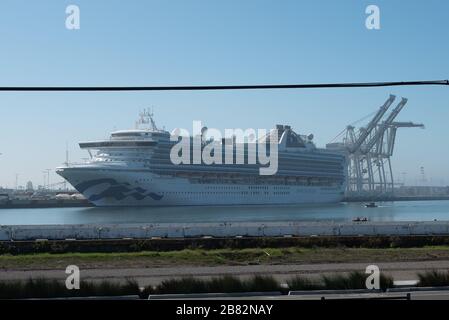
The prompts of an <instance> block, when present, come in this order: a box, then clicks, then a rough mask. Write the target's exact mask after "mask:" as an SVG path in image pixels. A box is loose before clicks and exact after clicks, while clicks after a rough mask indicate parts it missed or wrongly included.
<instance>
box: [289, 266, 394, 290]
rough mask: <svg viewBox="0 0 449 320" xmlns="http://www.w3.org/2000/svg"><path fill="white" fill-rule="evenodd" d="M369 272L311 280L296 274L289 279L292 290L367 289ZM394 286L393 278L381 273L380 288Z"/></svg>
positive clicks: (325, 276)
mask: <svg viewBox="0 0 449 320" xmlns="http://www.w3.org/2000/svg"><path fill="white" fill-rule="evenodd" d="M367 276H368V275H367V274H365V273H363V272H359V271H354V272H350V273H349V274H335V275H323V276H322V277H321V278H320V279H316V280H311V279H308V278H304V277H300V276H296V277H294V278H292V279H290V280H288V281H287V285H288V287H289V289H290V290H348V289H366V278H367ZM392 287H393V278H391V277H389V276H385V275H383V274H381V275H380V288H381V289H382V290H385V289H387V288H392Z"/></svg>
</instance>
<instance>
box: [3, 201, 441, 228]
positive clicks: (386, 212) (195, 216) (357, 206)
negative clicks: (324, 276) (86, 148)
mask: <svg viewBox="0 0 449 320" xmlns="http://www.w3.org/2000/svg"><path fill="white" fill-rule="evenodd" d="M377 205H378V206H377V207H375V208H366V207H365V205H364V204H363V203H340V204H332V205H322V204H321V205H313V206H312V205H309V206H305V205H301V206H298V205H295V206H243V207H242V206H222V207H159V208H156V207H131V208H95V207H88V208H42V209H0V225H47V224H102V223H105V224H111V223H112V224H120V223H203V222H280V221H334V222H347V221H352V220H353V219H354V218H356V217H366V218H368V219H369V220H370V221H379V222H389V221H434V220H438V221H449V200H439V201H396V202H379V203H377Z"/></svg>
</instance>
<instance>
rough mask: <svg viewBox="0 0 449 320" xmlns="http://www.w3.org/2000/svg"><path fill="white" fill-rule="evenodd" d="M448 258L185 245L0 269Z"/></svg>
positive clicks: (436, 252) (441, 253) (11, 258)
mask: <svg viewBox="0 0 449 320" xmlns="http://www.w3.org/2000/svg"><path fill="white" fill-rule="evenodd" d="M424 260H449V247H447V246H433V247H423V248H388V249H371V248H346V247H338V248H318V247H317V248H299V247H288V248H246V249H183V250H178V251H143V252H129V253H55V254H51V253H37V254H22V255H10V254H3V255H0V269H5V270H11V269H20V270H33V269H65V267H66V266H67V265H70V264H76V265H77V266H79V267H80V268H108V269H110V268H118V267H120V268H121V267H124V268H128V267H129V268H148V267H164V266H183V265H184V266H219V265H248V264H301V263H341V262H367V263H374V262H378V261H382V262H388V261H391V262H394V261H424Z"/></svg>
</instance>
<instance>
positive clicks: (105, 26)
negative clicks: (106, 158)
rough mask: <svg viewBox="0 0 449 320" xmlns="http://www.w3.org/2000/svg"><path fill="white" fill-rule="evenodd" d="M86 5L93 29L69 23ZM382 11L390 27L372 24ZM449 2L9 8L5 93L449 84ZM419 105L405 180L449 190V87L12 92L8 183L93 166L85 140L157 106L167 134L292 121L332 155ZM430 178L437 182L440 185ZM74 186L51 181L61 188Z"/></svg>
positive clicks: (409, 134) (1, 64)
mask: <svg viewBox="0 0 449 320" xmlns="http://www.w3.org/2000/svg"><path fill="white" fill-rule="evenodd" d="M70 4H76V5H78V6H79V8H80V11H81V29H80V30H67V29H66V28H65V18H66V14H65V8H66V6H68V5H70ZM370 4H376V5H378V6H379V8H380V13H381V29H380V30H368V29H366V28H365V19H366V14H365V8H366V7H367V6H368V5H370ZM447 21H449V2H448V1H443V0H441V1H438V0H433V1H407V2H405V1H393V0H389V1H377V0H375V1H356V0H353V1H349V0H347V1H256V0H248V1H237V0H227V1H168V0H167V1H137V0H135V1H126V2H125V1H114V0H107V1H106V0H105V1H102V0H89V1H85V0H71V1H61V0H48V1H44V0H42V1H33V2H31V1H18V0H14V1H2V3H1V9H0V39H1V42H0V49H1V50H0V85H1V86H14V85H17V86H19V85H24V86H26V85H29V86H33V85H73V86H77V85H80V86H81V85H105V86H106V85H111V86H113V85H200V84H216V85H225V84H263V83H316V82H353V81H354V82H355V81H384V80H389V81H390V80H391V81H396V80H397V81H401V80H419V79H429V80H430V79H447V78H448V77H449V60H448V59H447V57H448V56H449V44H448V41H447V40H448V39H447ZM389 93H393V94H395V95H397V96H398V97H401V96H405V97H407V98H409V103H408V104H407V106H406V107H405V108H404V110H403V111H402V113H401V114H400V115H399V117H398V120H404V121H408V120H412V121H415V122H422V123H424V124H425V125H426V129H425V130H420V129H402V130H401V131H400V132H399V133H398V141H397V146H396V150H395V152H396V153H395V156H394V161H393V164H394V167H395V173H396V176H397V177H399V178H402V176H403V175H401V172H406V173H407V174H406V175H405V177H406V183H408V184H415V183H416V181H417V179H418V178H419V168H420V166H424V168H425V172H426V176H427V178H428V180H429V182H431V183H432V184H438V185H439V184H444V185H447V184H449V165H448V159H449V148H448V147H449V142H448V139H447V137H448V134H449V126H448V119H449V88H447V87H410V88H405V87H404V88H402V87H401V88H399V87H398V88H378V89H339V90H318V89H310V90H290V91H287V90H271V91H228V92H149V93H148V92H146V93H145V92H140V93H132V92H131V93H123V92H122V93H5V92H3V93H0V153H3V154H2V155H0V166H1V170H0V185H3V186H9V187H12V186H14V184H15V174H16V173H18V174H19V184H25V183H26V181H28V180H32V181H33V182H34V184H35V185H37V184H42V183H43V174H42V171H43V170H44V169H47V168H55V167H56V166H58V165H60V164H61V163H62V162H64V160H65V144H66V141H67V142H68V144H69V151H70V160H71V161H80V160H81V158H83V157H86V154H85V153H84V152H83V151H80V150H79V149H78V145H77V142H78V141H81V140H90V139H99V138H104V137H107V135H108V133H109V132H110V131H111V130H113V129H114V128H120V129H125V128H130V127H132V126H133V124H134V121H135V120H136V116H137V113H138V111H139V110H140V109H142V108H144V107H151V106H153V107H154V110H155V115H156V120H157V122H158V124H159V125H160V126H162V125H164V126H166V128H167V129H172V128H175V127H184V128H191V125H192V124H191V123H192V120H202V121H203V122H204V123H205V124H206V125H207V126H209V127H216V128H219V129H224V128H248V127H253V128H271V127H273V126H274V125H275V124H276V123H288V124H291V125H292V126H293V127H294V129H296V130H297V131H299V132H301V133H314V135H315V141H316V143H317V144H318V145H319V146H324V144H325V143H327V142H329V141H330V140H332V139H333V138H334V137H335V136H336V135H337V134H338V133H339V132H340V131H341V130H342V129H343V128H344V127H345V126H346V125H347V124H349V123H352V122H353V121H356V120H358V119H360V118H362V117H363V116H365V115H367V114H369V113H371V112H373V111H374V110H375V109H377V108H378V107H379V106H380V105H381V104H382V103H383V102H384V101H385V100H386V98H387V97H388V94H389ZM430 180H431V181H430ZM57 181H61V180H60V178H58V177H57V176H56V174H54V173H52V176H51V182H57Z"/></svg>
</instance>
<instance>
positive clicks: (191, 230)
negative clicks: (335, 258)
mask: <svg viewBox="0 0 449 320" xmlns="http://www.w3.org/2000/svg"><path fill="white" fill-rule="evenodd" d="M286 235H292V236H314V235H315V236H358V235H364V236H376V235H379V236H380V235H385V236H387V235H398V236H400V235H449V222H439V221H438V222H436V221H431V222H413V221H411V222H346V223H332V222H267V223H255V222H242V223H188V224H105V225H15V226H0V241H8V240H15V241H25V240H36V239H48V240H64V239H79V240H83V239H123V238H141V239H148V238H152V237H160V238H189V237H203V236H212V237H236V236H250V237H264V236H266V237H282V236H286Z"/></svg>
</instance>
